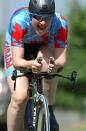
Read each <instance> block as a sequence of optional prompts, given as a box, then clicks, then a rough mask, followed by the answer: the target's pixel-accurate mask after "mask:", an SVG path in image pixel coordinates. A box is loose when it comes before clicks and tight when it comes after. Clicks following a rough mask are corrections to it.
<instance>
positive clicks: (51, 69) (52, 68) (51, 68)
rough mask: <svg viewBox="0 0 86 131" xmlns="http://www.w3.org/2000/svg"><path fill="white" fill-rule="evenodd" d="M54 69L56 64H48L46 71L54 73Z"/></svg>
mask: <svg viewBox="0 0 86 131" xmlns="http://www.w3.org/2000/svg"><path fill="white" fill-rule="evenodd" d="M55 71H56V66H55V64H50V63H49V65H48V73H55Z"/></svg>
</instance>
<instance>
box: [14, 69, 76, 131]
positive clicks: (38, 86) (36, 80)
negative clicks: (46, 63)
mask: <svg viewBox="0 0 86 131" xmlns="http://www.w3.org/2000/svg"><path fill="white" fill-rule="evenodd" d="M22 76H27V78H31V79H33V81H32V84H31V83H30V84H31V85H30V86H33V87H34V89H35V94H34V96H33V99H34V100H35V104H36V103H38V102H39V101H41V102H43V104H44V108H45V113H46V116H45V119H46V123H45V124H46V131H50V123H49V111H48V102H47V99H46V97H45V96H44V95H43V94H42V93H43V90H42V83H41V81H42V79H43V78H46V79H52V78H53V77H56V76H58V77H62V78H65V79H68V80H70V81H72V82H73V83H75V81H76V76H77V72H76V71H73V72H72V73H71V75H70V76H69V77H67V76H63V75H61V74H58V73H56V74H49V73H47V72H41V73H32V71H28V72H25V73H23V74H22V75H17V71H14V72H13V75H12V80H15V83H14V90H15V89H16V78H17V77H22ZM35 107H36V106H35ZM35 107H34V112H33V127H34V128H35V127H36V124H37V123H36V121H35V120H36V115H35V114H36V108H35ZM30 131H37V129H35V130H33V129H32V130H30Z"/></svg>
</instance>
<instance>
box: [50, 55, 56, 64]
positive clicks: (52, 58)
mask: <svg viewBox="0 0 86 131" xmlns="http://www.w3.org/2000/svg"><path fill="white" fill-rule="evenodd" d="M49 63H50V64H55V59H54V57H52V56H51V57H50V59H49Z"/></svg>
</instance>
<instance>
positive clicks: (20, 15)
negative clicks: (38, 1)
mask: <svg viewBox="0 0 86 131" xmlns="http://www.w3.org/2000/svg"><path fill="white" fill-rule="evenodd" d="M28 14H29V11H28V7H23V8H20V9H17V10H16V11H14V13H13V14H12V16H11V19H10V22H21V21H22V22H25V21H26V20H27V19H28V17H29V15H28Z"/></svg>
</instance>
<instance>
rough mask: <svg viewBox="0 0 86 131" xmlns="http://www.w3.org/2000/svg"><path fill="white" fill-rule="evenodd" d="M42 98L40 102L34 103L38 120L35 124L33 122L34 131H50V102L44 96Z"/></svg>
mask: <svg viewBox="0 0 86 131" xmlns="http://www.w3.org/2000/svg"><path fill="white" fill-rule="evenodd" d="M40 97H41V98H39V101H37V102H35V103H34V110H35V113H36V114H35V115H36V119H35V122H34V120H33V127H34V128H33V131H50V119H49V110H48V102H47V99H46V97H45V96H44V95H41V96H40ZM33 119H34V117H33Z"/></svg>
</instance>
